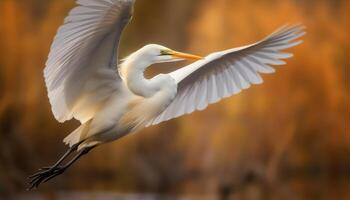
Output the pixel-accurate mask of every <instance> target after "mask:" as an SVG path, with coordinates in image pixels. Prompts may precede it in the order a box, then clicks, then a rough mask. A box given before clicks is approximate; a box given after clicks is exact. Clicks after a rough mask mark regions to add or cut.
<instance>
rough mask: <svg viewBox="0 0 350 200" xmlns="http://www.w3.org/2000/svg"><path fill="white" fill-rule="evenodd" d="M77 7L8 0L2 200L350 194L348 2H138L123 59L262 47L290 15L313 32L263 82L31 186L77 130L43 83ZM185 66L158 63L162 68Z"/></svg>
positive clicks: (1, 22) (0, 92)
mask: <svg viewBox="0 0 350 200" xmlns="http://www.w3.org/2000/svg"><path fill="white" fill-rule="evenodd" d="M73 6H74V1H73V0H0V199H12V198H13V199H18V198H20V197H21V198H23V199H31V198H34V197H35V195H39V197H41V198H43V199H59V195H60V194H61V195H63V196H64V195H65V194H66V195H67V194H69V193H71V192H76V191H78V192H82V193H84V194H85V193H87V194H92V193H94V194H96V193H99V194H100V195H102V194H105V193H106V194H110V193H141V194H145V193H155V194H164V195H170V196H175V197H178V196H183V195H185V196H187V195H188V196H192V197H193V198H194V199H205V198H207V199H347V198H350V100H349V99H350V80H349V79H350V59H349V52H350V37H349V34H350V1H348V0H317V1H316V0H176V1H175V0H138V2H137V4H136V10H135V16H134V20H133V21H132V23H131V24H130V25H129V26H128V28H127V30H126V32H125V33H124V35H123V40H122V43H121V50H120V58H122V57H125V56H126V55H128V54H129V53H131V52H132V51H135V50H137V49H138V48H140V47H142V46H143V45H145V44H147V43H159V44H162V45H165V46H168V47H170V48H172V49H176V50H181V51H187V52H190V53H194V54H199V55H207V54H209V53H210V52H213V51H218V50H223V49H227V48H232V47H236V46H240V45H246V44H248V43H252V42H255V41H257V40H259V39H262V38H263V37H265V36H266V35H268V34H269V33H271V32H272V31H274V30H275V29H276V28H278V27H279V26H281V25H284V24H286V23H291V24H293V23H302V24H304V25H305V26H306V27H307V35H306V36H305V37H304V38H303V40H304V43H303V44H302V45H300V46H298V47H296V48H293V49H292V50H291V52H293V53H294V54H295V57H294V58H292V59H290V60H289V61H288V65H287V66H283V67H278V68H279V69H278V70H277V73H276V74H273V75H264V76H263V77H264V80H265V83H264V84H263V85H259V86H253V87H252V88H251V89H249V90H247V91H244V92H242V93H241V94H239V95H236V96H234V97H231V98H229V99H226V100H224V101H221V102H220V103H217V104H215V105H212V106H210V107H209V108H208V109H207V110H205V111H203V112H196V113H195V114H192V115H190V116H185V117H181V118H179V119H176V120H172V121H170V122H166V123H162V124H161V125H159V126H156V127H151V128H148V129H145V130H144V131H142V132H141V133H138V134H134V135H130V136H127V137H125V138H124V139H122V140H120V141H117V142H114V143H113V144H109V145H105V146H101V147H99V148H97V149H96V150H94V151H93V152H92V153H90V154H89V155H88V156H87V157H85V158H84V159H82V160H80V162H79V163H77V164H76V165H75V166H74V167H72V168H71V169H70V170H69V171H68V172H67V173H66V174H64V175H62V176H61V177H59V178H57V179H55V180H54V181H51V182H50V183H48V184H45V185H43V186H42V187H41V188H40V189H39V190H37V191H34V192H26V191H25V187H26V185H25V184H26V177H27V176H28V175H29V174H31V173H32V172H34V171H35V170H36V169H37V168H39V167H41V166H45V165H49V164H51V163H53V162H54V161H55V160H56V158H58V156H59V155H60V154H61V153H62V152H64V151H65V149H66V147H65V146H64V145H63V144H62V142H61V140H62V139H63V138H64V136H65V135H67V134H68V133H70V132H71V131H72V130H74V128H75V127H76V126H77V122H69V123H65V124H59V123H58V122H56V121H55V119H54V117H53V115H52V114H51V110H50V106H49V101H48V98H47V96H46V89H45V85H44V80H43V77H42V70H43V68H44V66H45V61H46V58H47V55H48V52H49V48H50V44H51V42H52V39H53V37H54V35H55V32H56V30H57V28H58V26H59V25H61V24H62V22H63V19H64V17H65V16H66V15H67V13H68V11H69V10H70V9H71V8H72V7H73ZM181 64H182V65H184V64H186V63H181ZM178 66H179V65H178V64H177V65H172V67H171V68H170V67H168V68H167V67H166V66H164V65H161V66H156V67H154V68H152V69H151V71H150V74H154V73H156V72H159V71H163V70H167V71H168V70H169V69H175V68H176V67H178ZM59 192H61V193H59ZM2 197H3V198H2ZM204 197H205V198H204ZM63 199H65V198H63ZM67 199H69V198H68V197H67ZM71 199H75V198H71ZM82 199H84V198H82ZM86 199H104V198H102V197H101V198H97V197H96V196H95V197H94V196H93V195H88V197H87V198H86ZM121 199H123V198H121ZM125 199H126V198H125ZM130 199H133V198H130ZM159 199H161V197H159Z"/></svg>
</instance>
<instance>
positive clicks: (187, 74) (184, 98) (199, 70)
mask: <svg viewBox="0 0 350 200" xmlns="http://www.w3.org/2000/svg"><path fill="white" fill-rule="evenodd" d="M304 34H305V31H304V27H303V26H300V25H295V26H284V27H282V28H280V29H278V30H277V31H275V32H274V33H272V34H271V35H270V36H268V37H266V38H265V39H264V40H262V41H260V42H258V43H255V44H253V45H249V46H245V47H240V48H234V49H230V50H226V51H222V52H216V53H213V54H210V55H209V56H207V57H206V58H205V59H204V60H201V61H198V62H195V63H193V64H191V65H188V66H186V67H184V68H181V69H178V70H176V71H174V72H172V73H170V74H169V75H170V76H171V77H173V78H174V80H175V81H176V82H177V83H178V94H177V96H176V97H175V99H174V100H173V102H172V103H171V104H170V105H169V107H168V108H166V109H165V110H164V111H163V113H161V114H160V115H159V116H157V117H156V118H155V119H154V120H151V121H150V122H149V123H148V125H149V126H150V125H156V124H159V123H161V122H163V121H167V120H170V119H172V118H176V117H179V116H181V115H184V114H189V113H192V112H193V111H195V110H203V109H204V108H206V107H207V106H208V105H209V104H212V103H215V102H218V101H220V100H221V99H223V98H226V97H229V96H232V95H234V94H238V93H239V92H241V91H242V90H246V89H248V88H249V87H250V86H251V85H254V84H261V83H263V79H262V78H261V76H260V73H262V74H270V73H274V72H275V69H274V68H273V67H272V66H278V65H284V64H286V62H285V61H284V59H288V58H291V57H292V56H293V54H290V53H286V52H282V50H285V49H288V48H291V47H294V46H296V45H298V44H300V43H301V42H302V41H301V40H298V39H299V38H300V37H301V36H303V35H304ZM195 97H196V98H195Z"/></svg>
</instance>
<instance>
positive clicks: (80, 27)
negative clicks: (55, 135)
mask: <svg viewBox="0 0 350 200" xmlns="http://www.w3.org/2000/svg"><path fill="white" fill-rule="evenodd" d="M134 2H135V0H77V4H78V5H77V7H75V8H73V9H72V10H71V11H70V13H69V15H68V16H67V17H66V19H65V21H64V25H62V26H61V27H60V28H59V29H58V32H57V35H56V37H55V39H54V42H53V44H52V46H51V51H50V54H49V58H48V61H47V63H46V68H45V70H44V76H45V82H46V86H47V90H48V96H49V99H50V103H51V106H52V111H53V114H54V116H55V118H56V119H57V120H58V121H60V122H64V121H66V120H69V119H72V118H73V116H74V114H73V111H72V109H73V107H74V105H75V104H76V102H77V101H78V97H79V95H81V90H82V89H83V88H84V87H85V85H84V84H85V83H86V81H87V80H88V79H89V78H91V77H97V76H98V74H99V73H100V74H101V73H102V74H103V73H105V74H108V73H111V74H110V75H109V76H106V77H108V78H109V79H114V81H120V78H119V76H118V75H117V74H116V73H115V69H116V65H117V49H118V44H119V39H120V35H121V33H122V31H123V29H124V27H125V26H126V24H127V23H128V22H129V20H130V19H131V15H132V10H133V5H134ZM112 73H113V74H112ZM100 82H101V80H100ZM74 117H75V116H74Z"/></svg>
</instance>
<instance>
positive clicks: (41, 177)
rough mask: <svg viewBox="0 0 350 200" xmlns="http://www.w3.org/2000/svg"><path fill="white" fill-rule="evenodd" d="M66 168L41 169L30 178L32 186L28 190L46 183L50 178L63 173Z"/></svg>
mask: <svg viewBox="0 0 350 200" xmlns="http://www.w3.org/2000/svg"><path fill="white" fill-rule="evenodd" d="M65 170H66V168H65V167H60V166H57V167H44V168H41V169H39V171H38V172H37V173H35V174H33V175H31V176H29V177H28V178H29V179H30V182H29V184H30V186H29V187H28V190H32V189H34V188H38V187H39V185H40V184H41V183H45V182H47V181H49V180H50V179H52V178H54V177H56V176H58V175H60V174H62V173H63V172H64V171H65Z"/></svg>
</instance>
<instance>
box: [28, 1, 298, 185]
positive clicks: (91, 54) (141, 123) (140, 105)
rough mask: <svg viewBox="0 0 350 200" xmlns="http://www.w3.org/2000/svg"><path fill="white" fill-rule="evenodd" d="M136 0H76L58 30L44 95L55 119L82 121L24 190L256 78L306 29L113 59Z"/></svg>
mask: <svg viewBox="0 0 350 200" xmlns="http://www.w3.org/2000/svg"><path fill="white" fill-rule="evenodd" d="M134 4H135V0H77V6H76V7H75V8H73V9H72V10H71V11H70V13H69V15H68V16H67V17H66V18H65V20H64V24H63V25H62V26H61V27H60V28H59V29H58V31H57V35H56V36H55V38H54V41H53V44H52V46H51V50H50V53H49V56H48V60H47V63H46V67H45V70H44V76H45V82H46V86H47V91H48V96H49V100H50V104H51V107H52V112H53V114H54V116H55V118H56V119H57V120H58V121H59V122H61V123H63V122H65V121H67V120H71V119H73V118H74V119H76V120H78V121H80V123H81V125H80V126H79V127H78V128H77V129H76V130H74V131H73V132H72V133H71V134H69V135H68V136H67V137H66V138H65V139H64V143H65V144H67V145H68V146H69V149H68V151H67V152H66V153H65V154H64V155H63V156H62V157H61V158H60V159H59V160H58V161H57V162H56V163H55V164H54V165H52V166H51V167H44V168H41V169H39V171H38V172H37V173H35V174H34V175H32V176H30V177H29V179H30V180H29V188H28V189H29V190H31V189H34V188H37V187H38V186H39V185H40V184H41V183H44V182H47V181H49V180H51V179H52V178H54V177H56V176H58V175H60V174H62V173H64V172H65V171H66V170H67V169H68V168H69V167H70V166H72V165H73V164H74V163H75V162H76V161H77V160H78V159H79V158H81V157H82V156H83V155H86V154H87V153H88V152H89V151H90V150H92V149H93V148H95V147H97V146H99V145H101V144H105V143H108V142H112V141H115V140H117V139H119V138H121V137H123V136H125V135H128V134H130V133H133V132H137V131H139V130H141V129H143V128H145V127H148V126H152V125H156V124H159V123H161V122H164V121H167V120H170V119H173V118H176V117H180V116H182V115H185V114H190V113H192V112H194V111H196V110H204V109H205V108H206V107H207V106H208V105H209V104H212V103H215V102H218V101H220V100H221V99H223V98H226V97H230V96H232V95H235V94H238V93H240V92H241V91H242V90H245V89H248V88H249V87H250V86H251V85H253V84H261V83H262V82H263V80H262V78H261V76H260V74H264V73H274V72H275V69H274V68H273V67H272V66H277V65H284V64H286V63H285V61H283V59H287V58H290V57H292V56H293V55H292V54H290V53H285V52H283V50H285V49H288V48H291V47H294V46H296V45H298V44H300V43H301V42H302V41H301V40H299V38H300V37H301V36H303V35H304V34H305V31H304V27H303V26H301V25H293V26H283V27H281V28H280V29H278V30H277V31H275V32H274V33H272V34H271V35H269V36H268V37H266V38H264V39H263V40H261V41H259V42H257V43H254V44H251V45H247V46H244V47H239V48H233V49H228V50H224V51H221V52H215V53H212V54H210V55H208V56H206V57H201V56H196V55H192V54H187V53H181V52H178V51H174V50H172V49H170V48H167V47H164V46H161V45H156V44H149V45H146V46H144V47H142V48H141V49H139V50H138V51H136V52H134V53H132V54H131V55H129V56H128V57H127V58H125V59H124V60H123V61H122V62H121V64H118V58H117V54H118V45H119V40H120V36H121V34H122V32H123V30H124V28H125V26H126V25H127V24H128V23H129V21H130V20H131V17H132V13H133V6H134ZM185 59H186V60H194V61H195V62H193V63H192V64H190V65H188V66H185V67H183V68H180V69H178V70H176V71H173V72H171V73H168V74H159V75H157V76H155V77H153V78H151V79H146V78H145V77H144V71H145V70H146V69H147V68H148V67H150V66H151V65H153V64H156V63H166V62H175V61H181V60H185ZM71 154H74V155H71ZM70 157H71V159H70V160H67V159H68V158H70Z"/></svg>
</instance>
